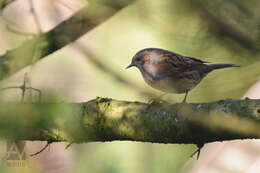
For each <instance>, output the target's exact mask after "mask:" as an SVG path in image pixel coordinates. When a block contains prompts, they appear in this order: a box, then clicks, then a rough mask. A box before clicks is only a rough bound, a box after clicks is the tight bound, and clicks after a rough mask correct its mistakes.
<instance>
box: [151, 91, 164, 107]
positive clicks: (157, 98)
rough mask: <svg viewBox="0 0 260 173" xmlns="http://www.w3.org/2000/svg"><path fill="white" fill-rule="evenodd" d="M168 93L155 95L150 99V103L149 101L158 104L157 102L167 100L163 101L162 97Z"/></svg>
mask: <svg viewBox="0 0 260 173" xmlns="http://www.w3.org/2000/svg"><path fill="white" fill-rule="evenodd" d="M166 94H168V93H163V94H162V95H160V96H158V97H155V98H153V99H150V100H149V101H148V103H149V104H157V103H161V102H165V101H163V100H162V99H161V98H162V97H163V96H165V95H166Z"/></svg>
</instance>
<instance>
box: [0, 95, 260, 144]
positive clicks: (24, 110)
mask: <svg viewBox="0 0 260 173" xmlns="http://www.w3.org/2000/svg"><path fill="white" fill-rule="evenodd" d="M259 116H260V100H250V99H245V100H221V101H218V102H211V103H191V104H167V103H163V104H153V105H148V104H146V103H140V102H127V101H117V100H112V99H105V98H97V99H95V100H91V101H89V102H85V103H70V104H69V103H67V104H65V103H37V104H36V103H8V104H7V103H0V136H1V137H4V138H8V139H10V138H11V139H20V140H41V141H49V142H54V141H56V142H58V141H68V142H75V143H79V142H92V141H113V140H129V141H141V142H157V143H191V144H201V143H207V142H214V141H223V140H233V139H245V138H259V137H260V122H259Z"/></svg>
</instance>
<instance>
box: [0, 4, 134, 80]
mask: <svg viewBox="0 0 260 173" xmlns="http://www.w3.org/2000/svg"><path fill="white" fill-rule="evenodd" d="M130 2H134V1H132V0H123V1H120V2H117V1H113V0H100V1H98V3H89V4H87V5H86V7H84V8H83V9H81V10H80V11H79V12H77V13H76V14H74V15H73V16H72V17H70V18H69V19H67V20H66V21H64V22H62V23H60V24H59V25H57V26H56V27H55V28H54V29H52V30H50V31H49V32H47V33H44V34H41V35H39V36H36V37H34V38H33V39H31V40H28V41H26V42H24V43H23V44H22V45H21V46H19V47H17V48H15V49H13V50H9V51H7V52H6V53H5V54H4V55H2V56H0V80H1V79H3V78H5V77H8V76H10V75H11V74H13V73H15V72H17V71H18V70H20V69H22V68H24V67H26V66H28V65H30V64H32V63H34V62H35V60H38V59H41V58H44V57H46V56H47V55H49V54H51V53H53V52H55V51H57V50H59V49H61V48H62V47H64V46H66V45H68V44H69V43H71V42H73V41H75V40H77V39H78V38H79V37H81V36H82V35H84V34H85V33H86V32H88V31H90V30H91V29H93V28H94V27H96V26H97V25H99V24H101V23H102V22H104V21H105V20H106V19H108V18H109V17H111V16H112V15H114V14H115V13H116V12H118V11H119V10H120V9H122V8H123V7H125V6H127V5H129V4H130ZM35 55H37V57H34V56H35Z"/></svg>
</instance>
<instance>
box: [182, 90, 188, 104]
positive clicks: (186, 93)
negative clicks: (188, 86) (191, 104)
mask: <svg viewBox="0 0 260 173" xmlns="http://www.w3.org/2000/svg"><path fill="white" fill-rule="evenodd" d="M188 92H189V91H188V90H186V91H185V96H184V99H183V100H182V103H186V98H187V96H188Z"/></svg>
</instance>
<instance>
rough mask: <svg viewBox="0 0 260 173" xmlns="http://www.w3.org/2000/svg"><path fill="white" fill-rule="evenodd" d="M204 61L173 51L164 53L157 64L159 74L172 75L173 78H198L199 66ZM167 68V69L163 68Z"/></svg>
mask: <svg viewBox="0 0 260 173" xmlns="http://www.w3.org/2000/svg"><path fill="white" fill-rule="evenodd" d="M203 63H204V61H202V60H200V59H196V58H191V57H185V56H182V55H178V54H175V53H169V54H164V55H163V56H162V57H161V62H160V63H159V64H158V72H159V73H158V74H161V75H160V76H172V77H175V78H189V79H195V80H197V79H199V78H200V72H199V69H200V67H201V66H205V65H204V64H203ZM165 69H167V71H166V70H165Z"/></svg>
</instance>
